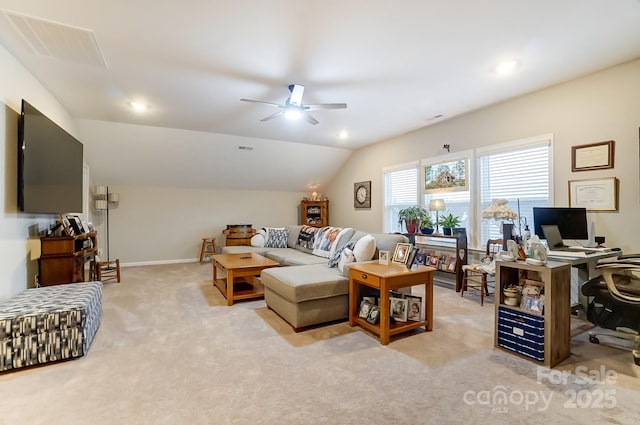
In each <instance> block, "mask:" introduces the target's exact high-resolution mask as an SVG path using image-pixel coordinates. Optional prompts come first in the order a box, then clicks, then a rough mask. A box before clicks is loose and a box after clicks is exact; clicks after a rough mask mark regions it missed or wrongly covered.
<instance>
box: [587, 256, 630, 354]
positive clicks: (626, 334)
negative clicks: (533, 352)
mask: <svg viewBox="0 0 640 425" xmlns="http://www.w3.org/2000/svg"><path fill="white" fill-rule="evenodd" d="M597 268H598V269H600V270H601V271H602V276H599V277H596V278H593V279H590V280H589V281H587V282H585V284H584V285H582V288H581V291H582V294H583V295H585V296H588V297H593V299H592V300H591V302H590V303H589V307H588V310H587V318H588V319H589V321H591V322H593V323H595V324H596V325H598V326H600V327H602V328H606V330H603V331H591V332H589V341H590V342H592V343H595V344H598V343H599V342H600V340H599V339H598V335H608V336H613V337H616V338H621V339H627V340H634V341H635V342H636V344H635V348H634V349H633V358H634V361H635V363H636V365H638V366H640V336H639V335H640V332H639V331H640V254H632V255H621V256H619V257H618V258H616V259H614V260H603V261H602V262H600V263H599V264H598V266H597Z"/></svg>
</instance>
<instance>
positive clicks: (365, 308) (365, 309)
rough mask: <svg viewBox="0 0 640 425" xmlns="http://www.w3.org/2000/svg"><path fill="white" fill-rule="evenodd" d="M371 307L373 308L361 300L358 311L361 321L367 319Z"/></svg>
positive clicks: (367, 302)
mask: <svg viewBox="0 0 640 425" xmlns="http://www.w3.org/2000/svg"><path fill="white" fill-rule="evenodd" d="M371 307H373V304H371V303H370V302H369V301H367V300H364V299H363V300H362V302H361V303H360V311H359V312H358V317H361V318H362V319H366V318H367V317H369V312H370V311H371Z"/></svg>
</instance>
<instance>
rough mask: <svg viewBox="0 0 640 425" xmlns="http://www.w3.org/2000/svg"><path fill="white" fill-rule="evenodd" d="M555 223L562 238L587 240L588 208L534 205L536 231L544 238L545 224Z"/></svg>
mask: <svg viewBox="0 0 640 425" xmlns="http://www.w3.org/2000/svg"><path fill="white" fill-rule="evenodd" d="M548 224H555V225H557V226H558V229H559V230H560V235H561V236H562V239H574V240H587V239H589V231H588V225H587V210H586V209H585V208H565V207H533V225H534V233H535V234H536V235H538V236H539V237H540V239H544V234H543V233H542V227H541V226H543V225H548Z"/></svg>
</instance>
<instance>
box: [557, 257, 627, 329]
mask: <svg viewBox="0 0 640 425" xmlns="http://www.w3.org/2000/svg"><path fill="white" fill-rule="evenodd" d="M618 255H622V251H609V252H596V253H593V254H587V255H586V256H584V257H569V256H564V255H563V256H553V255H552V254H549V255H548V257H547V258H548V259H549V260H553V261H560V262H563V263H568V264H570V265H571V267H572V269H573V268H575V269H576V270H577V272H578V276H577V281H575V282H574V279H573V276H572V279H571V299H572V300H577V303H574V304H573V305H572V306H571V307H572V308H576V307H578V308H579V309H580V310H581V311H579V315H578V316H579V318H580V319H586V314H587V307H588V306H589V300H588V299H586V297H584V296H583V295H582V292H581V291H580V287H581V286H582V284H583V283H584V282H586V281H587V280H589V279H592V278H594V277H596V276H600V274H601V273H600V272H599V271H598V270H596V266H597V265H598V261H600V260H602V259H604V258H611V257H617V256H618Z"/></svg>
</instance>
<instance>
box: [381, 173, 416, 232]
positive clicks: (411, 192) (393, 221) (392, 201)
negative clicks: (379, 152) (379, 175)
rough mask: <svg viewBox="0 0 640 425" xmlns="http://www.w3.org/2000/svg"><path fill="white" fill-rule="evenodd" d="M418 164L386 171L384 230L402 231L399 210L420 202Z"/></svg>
mask: <svg viewBox="0 0 640 425" xmlns="http://www.w3.org/2000/svg"><path fill="white" fill-rule="evenodd" d="M418 187H419V186H418V164H417V163H411V164H407V165H404V166H400V167H396V168H393V169H387V170H385V171H384V231H385V232H388V233H394V232H402V231H403V229H402V228H401V225H400V224H398V211H400V210H401V209H403V208H407V207H410V206H412V205H417V204H418Z"/></svg>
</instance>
